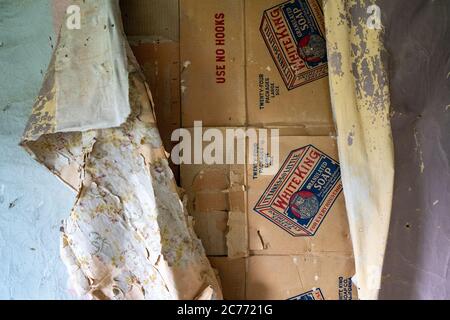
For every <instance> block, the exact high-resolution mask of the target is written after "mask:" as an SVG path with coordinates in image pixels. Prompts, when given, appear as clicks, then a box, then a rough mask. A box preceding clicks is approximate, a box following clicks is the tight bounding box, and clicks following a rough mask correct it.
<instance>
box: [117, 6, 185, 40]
mask: <svg viewBox="0 0 450 320" xmlns="http://www.w3.org/2000/svg"><path fill="white" fill-rule="evenodd" d="M120 7H121V9H122V19H123V24H124V28H125V33H126V34H127V35H128V36H155V37H157V38H161V39H169V40H172V41H179V26H180V25H179V16H178V0H145V1H142V0H121V1H120Z"/></svg>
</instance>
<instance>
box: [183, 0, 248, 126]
mask: <svg viewBox="0 0 450 320" xmlns="http://www.w3.org/2000/svg"><path fill="white" fill-rule="evenodd" d="M180 26H181V29H180V32H181V34H180V35H181V38H180V42H181V43H180V44H181V47H180V50H181V52H180V55H181V63H182V71H181V81H182V87H181V88H182V114H183V117H182V119H183V120H182V122H183V127H192V126H193V122H194V121H196V120H201V121H203V125H204V126H240V125H244V124H245V122H246V112H245V68H244V64H245V47H244V32H243V30H244V1H243V0H227V1H222V0H181V3H180Z"/></svg>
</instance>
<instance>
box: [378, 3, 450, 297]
mask: <svg viewBox="0 0 450 320" xmlns="http://www.w3.org/2000/svg"><path fill="white" fill-rule="evenodd" d="M406 3H407V4H406ZM378 4H379V6H380V8H381V13H382V18H383V25H384V26H385V30H386V34H385V45H386V50H387V57H388V61H389V83H390V93H391V106H392V117H391V125H392V135H393V139H394V146H395V182H394V201H393V204H392V214H391V225H390V230H389V238H388V244H387V250H386V257H385V264H384V270H383V282H382V287H381V289H382V290H381V293H380V298H381V299H450V212H449V208H450V162H449V159H450V157H449V155H450V139H449V132H450V33H449V29H450V2H449V1H447V0H435V1H432V0H408V1H406V0H404V1H392V0H380V1H379V2H378Z"/></svg>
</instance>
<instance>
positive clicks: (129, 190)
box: [21, 0, 222, 300]
mask: <svg viewBox="0 0 450 320" xmlns="http://www.w3.org/2000/svg"><path fill="white" fill-rule="evenodd" d="M75 3H76V4H77V5H79V6H80V8H83V10H86V11H87V12H86V13H87V17H91V18H93V19H94V20H95V19H96V17H101V16H102V14H105V13H108V14H107V16H103V18H105V19H106V20H107V21H108V23H109V26H110V27H113V26H114V27H115V29H114V30H116V31H114V33H115V34H114V36H111V34H110V31H111V30H110V29H108V27H107V28H106V29H108V31H105V32H104V33H100V34H98V37H100V38H102V37H110V39H109V40H105V39H103V40H102V39H99V40H100V42H101V43H103V44H104V43H113V42H114V45H111V47H108V46H107V48H106V49H107V50H106V51H105V50H100V51H98V52H100V56H101V57H98V59H100V60H101V58H102V57H103V58H105V57H104V56H105V55H108V54H110V55H118V56H117V57H115V58H114V60H113V61H115V62H118V61H125V62H126V63H127V65H126V68H121V67H119V68H117V69H116V70H115V71H114V72H117V73H119V74H117V75H116V76H117V78H118V79H127V84H126V86H119V87H120V88H119V89H120V90H119V91H114V90H115V89H117V88H118V87H117V86H115V85H111V86H106V87H104V88H103V90H104V91H102V92H103V93H102V94H103V95H104V96H108V95H109V97H107V98H106V99H105V100H104V101H103V102H105V101H111V100H108V99H110V98H111V97H113V98H112V99H113V100H114V102H115V103H119V104H121V105H120V106H119V108H120V110H121V111H120V112H116V111H117V110H101V112H100V113H104V112H108V111H111V113H113V114H114V113H115V114H116V115H117V114H121V115H122V116H123V115H125V114H126V121H123V120H121V119H120V117H119V120H118V122H121V123H120V124H119V126H118V125H117V123H118V122H114V121H116V120H117V118H116V119H115V120H114V121H113V122H109V120H110V119H106V118H105V119H103V118H102V116H100V117H99V118H96V117H92V119H90V120H91V122H90V124H89V125H86V126H85V123H84V119H85V118H79V119H78V120H79V121H81V122H80V123H78V127H77V129H76V128H70V126H71V125H72V124H70V125H69V126H67V127H66V125H64V126H62V127H61V126H58V121H59V120H60V119H61V114H60V115H59V116H58V115H57V114H58V112H63V111H64V113H65V112H66V111H67V110H65V109H64V110H63V109H61V110H60V109H59V108H60V106H61V105H60V103H61V101H64V99H68V101H67V102H68V104H67V105H66V107H68V106H70V107H71V108H75V107H78V106H80V105H81V104H83V103H87V104H88V105H89V108H94V109H95V108H97V106H98V105H97V104H96V103H97V102H98V101H96V100H95V99H96V98H97V97H96V94H97V92H98V91H97V87H96V86H85V87H81V89H80V90H87V92H85V93H86V94H85V95H81V96H78V95H77V94H74V95H71V94H69V95H67V96H65V97H64V98H63V99H62V100H61V97H59V98H58V95H57V93H59V95H61V94H65V93H66V92H65V91H61V90H60V89H61V81H59V80H60V79H61V77H59V78H58V79H59V80H58V81H57V79H56V76H55V74H56V73H57V72H61V73H64V74H65V69H64V68H63V69H60V70H58V68H59V67H60V65H58V61H57V60H58V57H57V55H58V54H59V53H56V52H62V51H61V50H62V49H63V47H64V46H65V44H66V43H67V40H68V38H71V37H80V38H77V39H76V40H74V41H73V43H72V44H71V46H66V48H65V49H67V51H65V52H66V53H65V54H67V55H68V56H69V57H70V56H72V57H75V54H74V53H75V52H76V57H77V58H76V59H78V60H79V61H81V62H83V63H84V64H86V66H85V67H86V68H88V69H89V68H96V66H94V65H93V63H94V64H95V63H97V62H98V61H100V60H97V59H94V60H92V59H90V58H89V57H90V54H92V51H91V50H90V49H87V47H89V46H90V45H94V46H95V44H92V42H91V41H87V39H85V38H84V36H85V35H86V34H88V33H89V30H84V31H83V32H79V33H77V32H74V33H72V34H71V35H70V36H68V33H67V32H65V31H64V30H63V31H62V32H61V34H60V39H59V42H58V46H57V48H56V49H55V52H54V54H53V57H52V61H51V63H50V65H49V68H48V71H47V74H46V77H45V80H44V84H43V87H42V89H41V91H40V94H39V96H38V98H37V101H36V103H35V105H34V107H33V110H32V115H31V117H30V120H29V122H28V125H27V127H26V129H25V132H24V135H23V138H22V141H21V145H22V146H23V147H24V148H25V149H26V150H27V151H28V152H29V153H30V154H31V155H32V156H33V157H34V158H35V159H36V160H37V161H38V162H40V163H41V164H43V165H44V166H46V167H47V168H48V169H49V170H50V171H51V172H52V173H54V174H55V175H56V176H57V177H59V178H60V179H62V180H63V181H64V182H66V183H67V184H68V185H69V186H71V187H72V188H73V189H74V190H75V192H76V193H77V198H76V202H75V204H74V207H73V209H72V212H71V214H70V216H69V217H68V218H67V219H66V220H65V221H64V222H63V226H62V227H61V258H62V260H63V262H64V263H65V265H66V267H67V270H68V272H69V276H70V277H69V278H70V279H69V284H70V288H71V289H72V290H73V291H74V292H75V294H76V295H77V296H79V297H83V298H88V299H102V300H103V299H222V293H221V288H220V284H219V281H218V278H217V275H216V274H215V272H214V270H213V269H212V267H211V265H210V263H209V261H208V259H207V258H206V255H205V252H204V249H203V246H202V244H201V241H200V240H199V239H198V238H197V236H196V235H195V233H194V231H193V227H192V223H193V221H192V217H190V216H189V215H188V213H187V210H186V206H185V203H183V202H182V201H181V199H180V194H179V190H178V188H177V186H176V184H175V180H174V176H173V174H172V171H171V170H170V168H169V165H168V161H167V158H166V154H165V151H164V148H163V146H162V142H161V139H160V136H159V132H158V129H157V127H156V123H155V117H154V110H153V101H152V97H151V94H150V91H149V89H148V86H147V84H146V83H145V79H144V77H143V75H142V72H141V70H140V67H139V66H138V65H137V62H136V60H135V58H134V56H133V53H132V52H131V50H130V49H129V46H128V43H127V42H126V40H125V35H124V34H123V31H122V25H121V20H120V11H119V10H120V9H119V6H118V1H117V0H111V1H104V2H103V1H102V2H100V3H99V2H98V1H93V0H86V1H76V2H75ZM96 25H97V24H96V23H94V25H93V26H90V25H89V24H87V25H84V27H85V28H86V29H89V28H91V27H92V28H95V27H96ZM117 30H119V31H117ZM109 41H111V42H109ZM115 42H118V43H115ZM122 44H123V48H124V49H125V50H122V49H120V50H118V51H114V50H112V51H110V50H109V49H111V48H112V47H116V48H119V47H121V46H122ZM102 49H105V48H102ZM65 54H64V56H65ZM85 55H86V56H85ZM84 58H86V59H84ZM74 59H75V58H74ZM107 61H112V60H108V59H107ZM84 70H85V69H84V67H83V68H80V69H78V72H83V71H84ZM70 72H75V73H76V72H77V69H71V70H70ZM94 74H95V73H93V74H91V76H92V75H94ZM73 76H74V78H73V79H72V80H74V81H75V82H74V83H73V87H72V89H74V90H75V91H76V90H77V88H78V86H77V84H79V83H78V81H82V79H83V77H82V75H77V74H73ZM67 79H68V78H67ZM67 79H66V80H67ZM103 80H105V81H106V83H109V84H111V83H110V82H109V81H110V80H111V79H107V78H101V79H100V80H99V79H95V81H103ZM64 81H65V80H64ZM116 84H117V83H116ZM125 88H127V89H126V92H124V90H125ZM117 94H120V95H122V96H121V97H119V98H118V99H115V98H114V96H115V95H117ZM86 97H90V98H88V99H85V98H86ZM72 98H73V99H76V100H74V101H71V100H70V99H72ZM77 99H78V100H77ZM63 103H64V102H63ZM109 107H110V108H112V109H114V108H115V106H114V104H112V105H110V106H109ZM89 108H88V109H89ZM81 110H84V111H85V112H90V110H87V109H82V108H81V109H78V111H81ZM126 110H129V111H126ZM71 111H73V110H71ZM88 115H89V113H88V114H85V116H86V117H87V116H88ZM92 120H94V121H92ZM104 120H105V121H104ZM107 123H109V124H110V125H111V127H106V128H105V126H106V124H107ZM63 128H64V129H63ZM66 129H67V130H68V129H70V130H71V131H70V132H65V130H66ZM72 130H73V131H72ZM61 131H63V132H61Z"/></svg>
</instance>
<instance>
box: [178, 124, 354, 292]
mask: <svg viewBox="0 0 450 320" xmlns="http://www.w3.org/2000/svg"><path fill="white" fill-rule="evenodd" d="M226 129H235V128H221V132H223V134H224V136H226V135H225V130H226ZM253 129H254V128H253ZM205 130H208V128H204V129H203V131H205ZM190 131H191V132H193V130H192V129H191V130H190ZM302 131H303V130H302V129H296V128H290V129H289V130H282V131H281V136H280V138H279V145H280V147H279V161H280V170H277V172H276V173H274V174H272V175H260V174H256V175H255V170H254V169H255V168H254V160H256V161H257V164H256V166H257V167H259V165H260V163H259V162H260V161H262V159H260V158H259V157H258V159H249V160H248V161H247V162H246V163H247V164H246V165H227V164H214V165H205V164H197V165H181V182H182V187H183V188H184V189H185V190H186V192H187V195H188V197H189V200H188V208H189V210H190V213H191V214H192V215H193V216H194V218H195V225H194V228H195V230H196V232H197V234H198V235H199V237H200V238H201V239H202V243H203V245H204V247H205V250H206V253H207V255H208V256H209V257H210V260H211V263H212V264H213V266H214V267H215V268H217V269H218V270H219V275H220V276H221V279H222V287H223V288H224V297H225V298H226V299H289V298H293V297H295V296H298V295H301V294H303V293H305V294H306V293H307V292H309V291H310V290H312V288H313V287H314V288H316V287H317V288H320V289H321V290H322V291H321V293H320V295H321V297H322V298H326V299H338V298H340V299H343V298H350V297H353V298H354V297H355V296H356V291H355V292H353V293H352V294H346V292H347V291H352V290H353V289H352V285H351V280H349V279H350V278H351V277H352V275H353V273H354V264H353V255H352V244H351V240H350V234H349V227H348V222H347V216H346V212H345V204H344V196H343V194H342V192H341V189H342V185H341V182H340V181H336V184H335V187H336V192H337V193H336V195H337V196H336V197H335V198H333V199H331V198H330V199H331V200H332V205H331V207H330V208H329V210H328V211H326V214H325V216H324V218H323V219H322V220H321V221H320V222H319V223H320V225H319V227H318V228H317V229H316V230H315V231H314V234H308V235H306V236H298V235H297V236H294V235H292V234H290V233H289V232H288V231H286V230H285V229H283V228H281V227H280V226H279V225H277V224H276V223H275V222H274V221H272V220H269V219H268V218H267V217H264V216H263V215H261V214H259V213H258V212H257V211H256V210H255V206H256V204H257V202H258V201H259V200H260V199H261V198H262V197H264V193H265V190H267V188H268V186H269V184H270V183H271V182H272V181H274V179H275V176H276V175H277V174H278V172H279V171H281V170H282V167H283V166H282V164H283V163H284V162H286V159H288V158H289V157H290V156H291V154H292V153H293V151H295V150H299V149H300V150H302V149H303V148H314V150H315V149H317V150H318V152H322V153H323V156H324V157H327V159H328V158H329V159H332V160H334V159H337V146H336V141H335V139H334V138H332V137H329V136H292V135H291V134H293V133H295V132H302ZM286 134H287V135H286ZM233 143H235V145H236V146H237V141H234V142H233ZM207 144H208V143H205V142H204V143H203V145H204V146H206V145H207ZM225 145H227V142H226V141H225V143H224V150H226V149H227V148H226V147H225ZM268 149H269V150H264V152H262V154H264V155H266V156H268V157H271V156H272V155H271V154H270V153H271V150H270V146H269V148H268ZM236 150H237V149H235V151H236ZM246 150H247V152H248V154H250V155H251V154H253V152H252V148H251V144H250V143H249V141H246ZM308 150H309V149H308ZM311 150H312V149H311ZM224 152H225V151H224ZM316 168H317V167H316ZM293 170H295V168H292V169H291V170H290V171H293ZM258 171H259V169H256V172H258ZM286 183H288V182H286ZM233 194H234V196H232V195H233ZM293 257H297V258H295V259H294V258H293ZM302 259H303V260H302ZM293 261H294V262H295V263H294V262H293ZM298 261H305V262H304V263H303V264H298V263H297V262H298ZM265 265H267V266H269V265H272V267H271V270H272V273H265V272H263V271H261V270H263V269H264V266H265ZM276 270H283V272H281V273H282V276H281V275H279V273H280V272H279V271H278V272H277V271H276ZM314 270H317V271H314ZM313 271H314V272H313ZM313 273H314V274H313ZM305 279H309V280H308V281H309V282H308V281H306V280H305ZM311 279H312V280H311ZM286 283H287V284H290V285H289V286H288V287H284V285H285V284H286ZM305 283H306V284H305ZM309 283H313V284H314V286H313V287H311V288H309ZM258 286H265V287H266V289H265V291H264V292H265V293H264V294H263V293H262V291H261V290H258ZM289 288H290V289H289ZM306 289H308V290H306ZM302 290H303V291H302ZM344 291H345V292H344ZM339 292H341V294H339ZM294 293H295V294H294ZM258 294H259V295H258ZM306 296H307V297H309V296H311V295H308V294H307V295H306ZM306 296H305V297H306ZM317 296H318V293H317V295H316V298H317ZM305 299H306V298H305Z"/></svg>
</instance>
